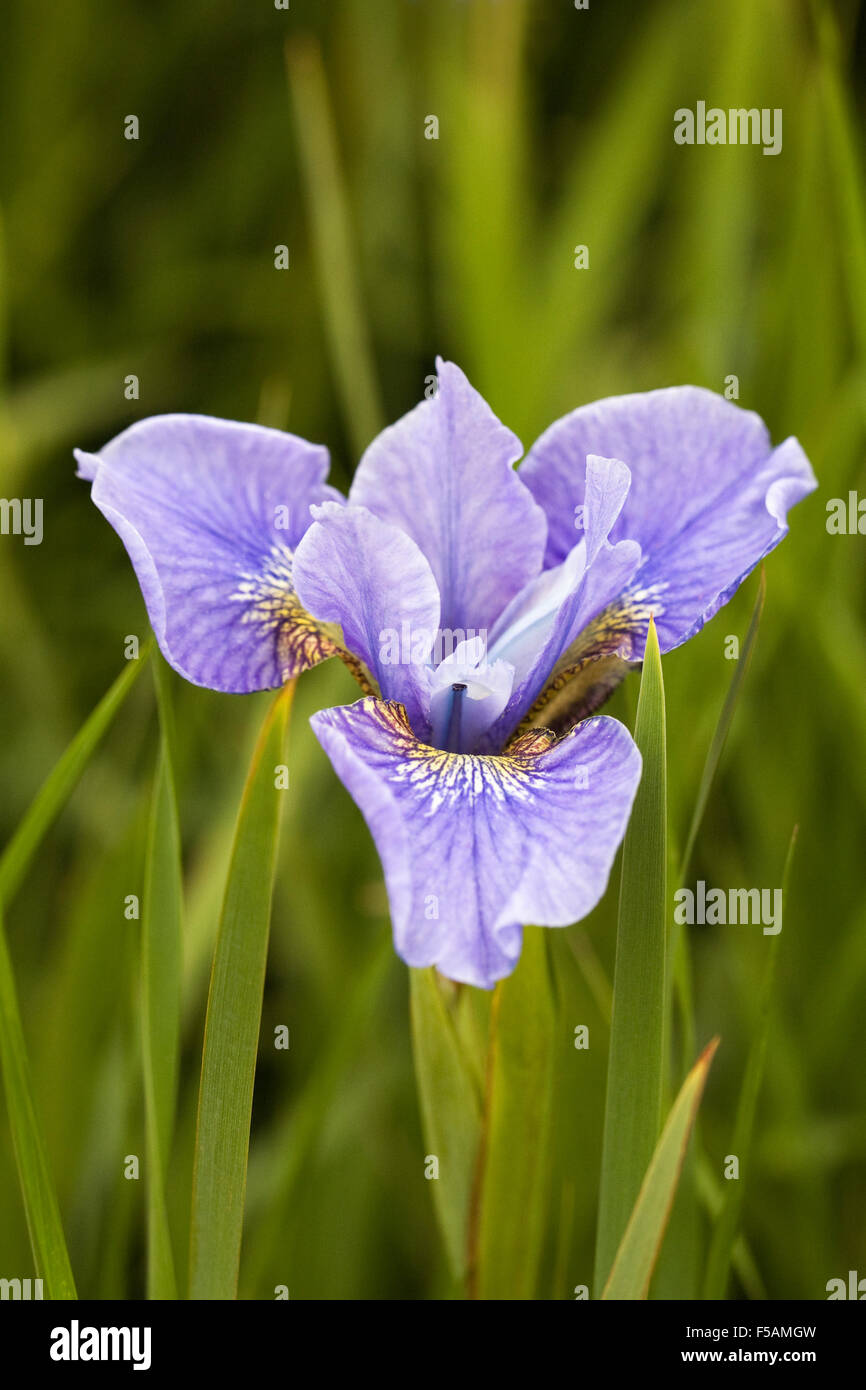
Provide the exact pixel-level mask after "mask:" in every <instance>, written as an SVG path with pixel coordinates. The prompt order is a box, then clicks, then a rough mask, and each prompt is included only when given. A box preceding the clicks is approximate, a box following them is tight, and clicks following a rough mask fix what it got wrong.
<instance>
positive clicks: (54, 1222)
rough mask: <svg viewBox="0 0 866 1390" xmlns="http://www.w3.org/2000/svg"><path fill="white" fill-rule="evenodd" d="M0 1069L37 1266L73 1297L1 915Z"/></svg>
mask: <svg viewBox="0 0 866 1390" xmlns="http://www.w3.org/2000/svg"><path fill="white" fill-rule="evenodd" d="M0 1065H2V1072H3V1087H4V1090H5V1092H6V1107H7V1110H8V1113H9V1128H10V1130H11V1134H12V1144H13V1148H14V1150H15V1162H16V1165H17V1168H18V1177H19V1182H20V1184H21V1195H22V1197H23V1199H24V1210H25V1214H26V1217H27V1229H28V1231H29V1233H30V1244H31V1247H32V1250H33V1259H34V1262H35V1265H36V1274H37V1277H38V1278H40V1279H44V1281H45V1286H46V1290H47V1294H48V1297H49V1298H50V1299H74V1298H77V1294H76V1292H75V1280H74V1279H73V1277H72V1267H71V1265H70V1263H69V1255H68V1253H67V1250H66V1241H65V1238H64V1235H63V1226H62V1223H61V1219H60V1207H59V1204H58V1201H57V1195H56V1192H55V1190H54V1182H53V1179H52V1177H51V1171H50V1169H49V1166H48V1159H47V1156H46V1153H45V1146H44V1143H43V1139H42V1131H41V1128H40V1125H39V1119H38V1116H37V1112H36V1104H35V1099H34V1096H33V1088H32V1084H31V1079H30V1064H29V1062H28V1059H27V1050H26V1046H25V1043H24V1032H23V1029H22V1027H21V1015H20V1012H19V1008H18V995H17V991H16V989H15V979H14V976H13V973H12V962H11V960H10V957H9V950H8V947H7V945H6V933H5V931H4V928H3V921H2V917H0Z"/></svg>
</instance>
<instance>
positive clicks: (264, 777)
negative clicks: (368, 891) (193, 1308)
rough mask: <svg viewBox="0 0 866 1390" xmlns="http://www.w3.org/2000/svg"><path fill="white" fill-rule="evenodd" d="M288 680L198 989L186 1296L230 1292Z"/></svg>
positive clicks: (244, 815) (246, 804)
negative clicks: (201, 1031)
mask: <svg viewBox="0 0 866 1390" xmlns="http://www.w3.org/2000/svg"><path fill="white" fill-rule="evenodd" d="M292 691H293V686H291V685H289V686H286V688H285V689H284V690H283V691H281V692H280V694H279V696H278V697H277V699H276V700H275V701H274V704H273V705H272V707H271V710H270V713H269V714H268V717H267V720H266V721H265V725H264V728H263V729H262V732H261V734H260V736H259V741H258V745H257V747H256V751H255V754H254V756H253V760H252V764H251V766H250V770H249V773H248V775H247V783H246V787H245V789H244V795H243V800H242V802H241V809H240V814H239V816H238V825H237V830H236V832H235V841H234V848H233V851H232V858H231V863H230V865H229V872H228V880H227V883H226V892H225V899H224V901H223V910H222V917H221V920H220V927H219V934H218V936H217V943H216V949H215V951H214V961H213V971H212V974H211V982H210V993H209V995H208V1006H207V1019H206V1022H205V1035H204V1048H203V1053H202V1070H201V1087H200V1090H199V1103H198V1124H197V1129H196V1143H195V1167H194V1172H193V1190H192V1220H191V1228H190V1298H194V1299H233V1298H235V1296H236V1292H237V1281H238V1267H239V1262H240V1250H241V1232H242V1228H243V1217H244V1195H245V1191H246V1176H247V1153H248V1149H249V1137H250V1118H251V1115H252V1104H253V1081H254V1077H255V1069H256V1053H257V1047H258V1038H259V1027H260V1024H261V1014H262V993H263V990H264V982H265V966H266V963H267V954H268V937H269V933H270V917H271V897H272V893H273V882H274V870H275V865H276V853H277V839H278V832H279V814H280V801H281V797H282V790H281V789H280V787H279V786H278V784H277V779H276V778H275V770H276V769H277V768H278V767H280V766H282V763H283V750H284V744H285V735H286V722H287V718H288V711H289V705H290V702H291V697H292Z"/></svg>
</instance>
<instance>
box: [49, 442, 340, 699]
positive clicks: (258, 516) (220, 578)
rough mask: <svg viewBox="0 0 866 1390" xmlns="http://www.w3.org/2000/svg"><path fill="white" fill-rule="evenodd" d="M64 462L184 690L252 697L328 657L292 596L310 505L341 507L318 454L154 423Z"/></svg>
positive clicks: (313, 447) (298, 445)
mask: <svg viewBox="0 0 866 1390" xmlns="http://www.w3.org/2000/svg"><path fill="white" fill-rule="evenodd" d="M76 458H77V460H78V463H79V473H80V476H82V477H84V478H87V479H90V480H91V481H92V489H91V496H92V498H93V501H94V502H95V503H96V505H97V507H98V508H99V510H100V511H101V512H102V513H103V514H104V515H105V516H106V517H107V519H108V520H109V521H110V522H111V524H112V526H113V527H114V529H115V530H116V531H117V533H118V535H119V536H120V538H121V540H122V541H123V543H124V545H125V546H126V549H127V551H128V553H129V557H130V559H131V561H132V564H133V567H134V569H135V573H136V575H137V577H138V582H139V584H140V586H141V591H142V594H143V596H144V601H145V603H146V605H147V611H148V616H149V618H150V622H151V626H152V627H153V630H154V633H155V635H156V639H157V641H158V642H159V645H160V648H161V650H162V652H163V654H164V656H165V658H166V660H167V661H169V662H170V663H171V665H172V666H173V667H174V668H175V670H177V671H179V672H180V674H181V675H182V676H185V677H186V679H187V680H190V681H193V682H194V683H195V684H196V685H204V686H208V687H210V689H212V690H223V691H233V692H238V693H246V692H248V691H253V690H264V689H269V688H271V687H275V686H279V685H281V684H283V683H284V681H286V680H287V679H289V677H291V676H293V675H297V674H298V673H299V672H300V671H302V670H306V669H307V667H309V666H313V665H315V664H316V662H317V661H319V660H322V659H323V658H324V657H325V656H327V655H329V654H330V652H331V650H332V647H331V644H330V643H329V642H328V641H327V639H326V638H324V637H323V636H322V634H321V633H320V632H319V630H318V625H317V624H315V623H313V622H312V620H311V619H310V617H309V615H308V614H306V613H304V611H303V609H302V608H301V607H300V604H299V603H298V600H297V597H296V595H295V593H294V589H293V586H292V556H293V551H294V549H295V546H296V545H297V543H298V541H299V540H300V539H301V537H302V535H303V534H304V532H305V531H306V529H307V527H308V526H309V525H310V520H311V518H310V506H311V504H313V503H317V502H323V501H325V500H327V499H329V498H339V497H340V494H339V493H338V492H337V491H336V490H335V489H334V488H331V487H329V486H328V485H327V484H326V482H325V477H326V475H327V471H328V451H327V449H325V448H323V447H322V446H321V445H317V444H308V443H307V441H306V440H304V439H299V438H297V436H295V435H291V434H283V433H281V432H280V431H279V430H272V429H265V428H263V427H261V426H259V425H243V424H237V423H235V422H233V421H229V420H216V419H212V418H210V417H209V416H199V415H160V416H154V417H153V418H151V419H148V420H142V421H140V422H139V423H137V424H135V425H132V426H130V428H129V429H127V430H124V432H123V433H122V434H120V435H118V436H117V437H116V438H115V439H112V440H111V442H110V443H109V444H107V445H106V446H105V448H104V449H102V450H100V452H99V453H98V454H95V455H94V454H85V453H83V452H82V451H80V450H77V451H76Z"/></svg>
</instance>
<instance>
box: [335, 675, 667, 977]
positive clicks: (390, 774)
mask: <svg viewBox="0 0 866 1390" xmlns="http://www.w3.org/2000/svg"><path fill="white" fill-rule="evenodd" d="M312 724H313V728H314V730H315V732H316V735H317V737H318V738H319V741H320V742H321V744H322V745H323V747H324V748H325V750H326V752H327V753H328V756H329V757H330V759H331V762H332V763H333V765H334V768H335V769H336V772H337V775H338V776H339V777H340V779H341V780H342V782H343V783H344V785H345V786H346V788H347V790H348V791H349V793H350V794H351V796H352V797H353V798H354V800H355V801H356V802H357V804H358V806H359V807H360V809H361V811H362V813H363V815H364V818H365V820H366V822H367V825H368V827H369V829H370V833H371V835H372V836H373V839H374V841H375V844H376V847H377V849H378V851H379V855H380V858H381V860H382V865H383V868H384V871H385V881H386V885H387V889H388V896H389V901H390V906H391V919H392V924H393V929H394V941H395V946H396V949H397V951H398V953H399V954H400V955H401V956H402V957H403V959H404V960H405V961H406V962H407V964H409V965H413V966H425V965H435V966H437V967H438V968H439V970H440V971H441V972H442V974H444V975H447V976H449V977H450V978H451V979H454V980H459V981H462V982H463V983H465V984H472V985H478V986H480V987H481V988H484V989H490V988H492V986H493V985H494V984H495V983H496V981H497V980H499V979H501V978H502V977H503V976H505V975H508V974H509V973H510V972H511V971H512V970H513V968H514V965H515V963H516V961H517V959H518V956H519V955H520V947H521V941H522V927H523V924H524V923H526V922H534V923H538V924H539V925H541V926H551V927H557V926H566V925H567V924H568V923H570V922H573V921H577V920H578V919H579V918H581V917H583V916H585V915H586V913H587V912H589V911H590V909H591V908H592V907H593V906H594V905H595V904H596V903H597V902H598V900H599V898H600V897H601V895H602V893H603V892H604V890H605V887H606V885H607V880H608V876H609V874H610V869H611V865H612V863H613V858H614V855H615V853H616V849H617V846H618V845H619V843H620V840H621V839H622V836H623V834H624V832H625V827H626V823H627V821H628V816H629V812H630V810H631V805H632V801H633V799H634V794H635V791H636V789H637V784H638V781H639V780H640V754H639V753H638V750H637V748H636V747H635V744H634V743H633V741H632V739H631V736H630V735H629V733H628V731H627V730H626V728H625V727H624V726H623V725H622V724H619V723H617V721H616V720H613V719H607V718H596V719H591V720H587V721H585V722H584V723H583V724H580V725H579V726H578V727H577V728H576V729H574V730H572V732H571V733H569V734H568V735H567V736H566V737H565V738H563V739H561V740H560V741H559V742H558V743H555V742H554V741H553V740H552V738H551V736H550V735H548V734H546V733H536V734H532V735H528V736H527V737H525V738H523V739H521V740H520V741H519V742H518V743H517V744H515V745H514V747H513V748H512V750H511V752H510V754H509V755H508V756H487V757H485V756H479V755H474V754H468V753H446V752H441V751H439V750H437V749H435V748H431V747H429V746H427V745H425V744H422V743H419V741H418V740H417V739H416V738H415V737H414V736H413V733H412V730H411V728H410V727H409V724H408V721H407V720H406V717H405V714H404V712H403V710H402V708H401V707H400V706H399V705H396V704H391V703H386V702H384V701H380V700H374V699H365V700H360V701H359V702H358V703H357V704H355V705H351V706H348V707H344V708H340V709H331V710H324V711H322V712H321V713H319V714H315V715H313V717H312Z"/></svg>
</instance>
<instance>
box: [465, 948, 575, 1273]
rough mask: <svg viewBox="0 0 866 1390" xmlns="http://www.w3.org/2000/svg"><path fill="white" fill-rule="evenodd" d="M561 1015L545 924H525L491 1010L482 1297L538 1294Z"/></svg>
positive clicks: (481, 1202) (481, 1213)
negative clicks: (513, 961) (511, 971)
mask: <svg viewBox="0 0 866 1390" xmlns="http://www.w3.org/2000/svg"><path fill="white" fill-rule="evenodd" d="M557 1019H558V1011H557V1004H556V999H555V995H554V989H553V981H552V978H551V972H550V963H549V960H548V955H547V943H546V940H545V935H544V929H543V928H541V927H527V928H525V930H524V938H523V950H522V952H521V956H520V960H519V962H518V965H517V969H516V970H515V971H514V974H513V975H510V976H509V977H508V979H507V980H503V981H502V982H501V984H499V985H497V995H496V998H495V1000H494V1007H493V1013H492V1016H491V1037H490V1059H489V1064H488V1065H489V1082H488V1097H487V1111H486V1121H485V1134H484V1138H483V1140H482V1149H483V1152H482V1164H481V1171H480V1187H479V1193H478V1230H477V1263H476V1267H475V1268H474V1269H473V1270H472V1271H471V1277H472V1290H473V1292H474V1293H475V1294H476V1295H477V1297H479V1298H482V1299H531V1298H533V1297H534V1296H535V1289H536V1284H537V1281H538V1270H539V1265H540V1261H541V1255H542V1248H543V1244H544V1236H545V1229H546V1217H547V1210H548V1202H549V1195H550V1172H549V1168H550V1162H551V1159H552V1149H551V1130H552V1121H553V1094H554V1076H555V1049H556V1037H557V1029H558V1023H557Z"/></svg>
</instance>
